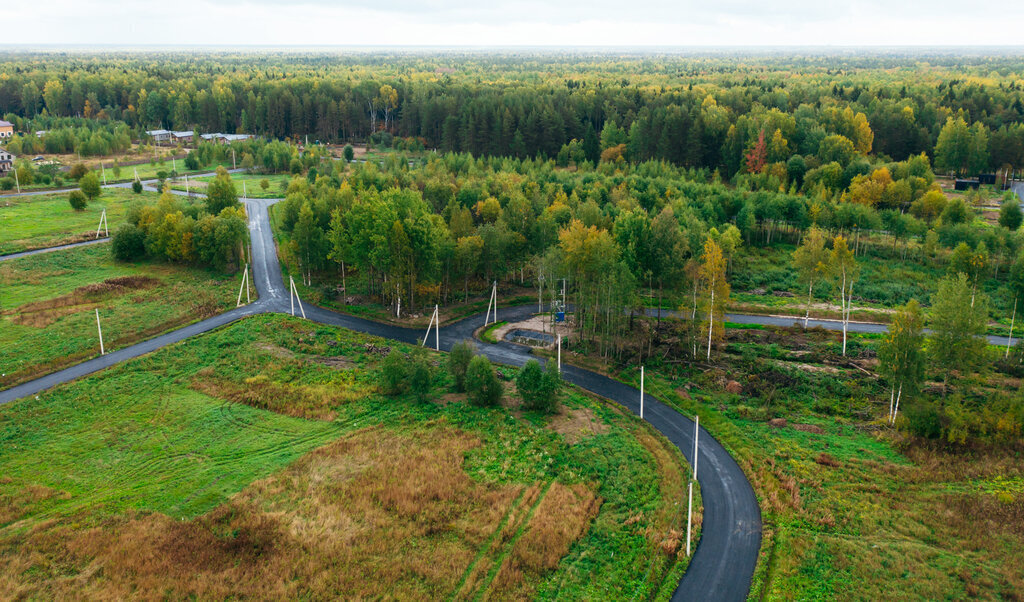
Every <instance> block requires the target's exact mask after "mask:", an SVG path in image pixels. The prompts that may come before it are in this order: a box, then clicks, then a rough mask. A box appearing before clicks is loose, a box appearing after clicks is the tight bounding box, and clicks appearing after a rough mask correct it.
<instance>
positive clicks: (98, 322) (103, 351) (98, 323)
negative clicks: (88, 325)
mask: <svg viewBox="0 0 1024 602" xmlns="http://www.w3.org/2000/svg"><path fill="white" fill-rule="evenodd" d="M96 332H98V333H99V335H100V355H106V354H107V352H106V350H104V349H103V329H102V328H100V308H98V307H97V308H96Z"/></svg>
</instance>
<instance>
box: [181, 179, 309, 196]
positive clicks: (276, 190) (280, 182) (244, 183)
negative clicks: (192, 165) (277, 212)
mask: <svg viewBox="0 0 1024 602" xmlns="http://www.w3.org/2000/svg"><path fill="white" fill-rule="evenodd" d="M293 177H294V176H292V175H291V174H267V175H261V174H243V173H233V174H231V181H232V182H234V184H235V190H236V191H237V192H238V198H242V194H243V192H244V194H245V196H246V197H247V198H250V199H276V198H284V193H285V190H287V189H288V183H289V182H291V181H292V178H293ZM212 180H213V177H212V176H205V177H202V178H195V179H193V178H189V181H188V182H189V190H190V191H191V192H203V191H205V190H206V185H207V184H208V183H209V182H211V181H212ZM263 180H267V182H269V183H270V187H269V188H267V189H266V190H264V189H263V187H261V186H260V182H262V181H263ZM171 188H173V189H174V190H185V181H184V180H183V179H181V178H179V179H177V180H175V181H174V183H173V184H172V185H171Z"/></svg>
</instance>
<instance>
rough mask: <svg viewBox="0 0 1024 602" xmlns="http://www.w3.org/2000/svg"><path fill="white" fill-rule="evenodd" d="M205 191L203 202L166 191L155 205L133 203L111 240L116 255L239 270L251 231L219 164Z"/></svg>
mask: <svg viewBox="0 0 1024 602" xmlns="http://www.w3.org/2000/svg"><path fill="white" fill-rule="evenodd" d="M137 190H141V187H138V189H137ZM207 192H208V194H207V197H206V198H205V200H204V201H203V202H193V201H192V200H191V199H188V198H185V197H181V196H178V195H174V194H171V193H170V192H167V191H165V192H164V193H163V194H162V195H161V196H160V200H159V201H158V202H157V203H155V204H143V203H134V204H132V206H131V207H130V208H129V210H128V215H127V216H126V223H124V224H123V225H122V226H121V227H120V228H118V229H117V231H116V232H115V233H114V236H113V240H112V241H111V250H112V252H113V254H114V257H115V258H117V259H119V260H121V261H132V260H136V259H140V258H142V257H150V258H154V259H157V260H160V261H170V262H174V263H187V264H194V265H206V266H211V267H214V268H216V269H218V270H224V269H229V268H239V267H240V266H241V264H242V257H243V253H244V247H245V246H247V245H248V239H249V230H248V228H247V226H246V218H245V210H244V209H243V208H242V206H241V204H240V203H239V202H238V198H237V195H236V193H235V186H234V183H232V182H231V178H230V176H228V174H227V172H226V171H224V169H223V168H220V169H219V170H218V175H217V176H216V178H215V179H214V181H213V182H211V183H210V185H209V186H208V187H207Z"/></svg>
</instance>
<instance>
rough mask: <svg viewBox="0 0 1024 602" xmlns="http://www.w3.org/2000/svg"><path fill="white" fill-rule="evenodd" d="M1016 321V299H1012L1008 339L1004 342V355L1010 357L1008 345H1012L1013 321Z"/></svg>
mask: <svg viewBox="0 0 1024 602" xmlns="http://www.w3.org/2000/svg"><path fill="white" fill-rule="evenodd" d="M1016 319H1017V298H1016V297H1014V298H1013V316H1011V317H1010V338H1008V339H1007V340H1006V355H1005V356H1003V357H1010V345H1013V321H1014V320H1016Z"/></svg>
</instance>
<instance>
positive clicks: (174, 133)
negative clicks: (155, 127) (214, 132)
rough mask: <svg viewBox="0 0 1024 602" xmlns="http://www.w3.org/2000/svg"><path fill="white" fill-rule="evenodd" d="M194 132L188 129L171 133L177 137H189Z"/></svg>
mask: <svg viewBox="0 0 1024 602" xmlns="http://www.w3.org/2000/svg"><path fill="white" fill-rule="evenodd" d="M192 134H193V132H192V130H186V131H184V132H171V135H172V136H174V137H175V138H189V137H191V136H192Z"/></svg>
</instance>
